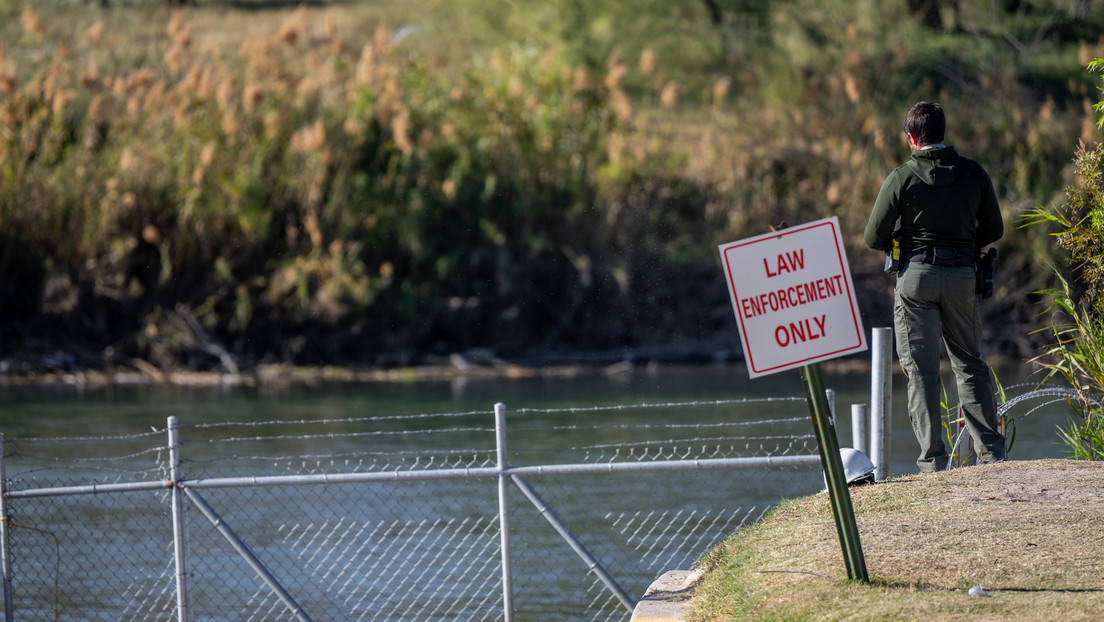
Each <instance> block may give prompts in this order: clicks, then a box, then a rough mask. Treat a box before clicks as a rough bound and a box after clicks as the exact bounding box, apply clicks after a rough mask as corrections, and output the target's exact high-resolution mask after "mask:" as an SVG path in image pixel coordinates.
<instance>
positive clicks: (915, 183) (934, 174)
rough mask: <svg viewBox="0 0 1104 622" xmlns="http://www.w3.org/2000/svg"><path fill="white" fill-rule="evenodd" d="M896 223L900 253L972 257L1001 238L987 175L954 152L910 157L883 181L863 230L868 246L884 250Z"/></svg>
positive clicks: (927, 152)
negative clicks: (951, 250) (940, 249)
mask: <svg viewBox="0 0 1104 622" xmlns="http://www.w3.org/2000/svg"><path fill="white" fill-rule="evenodd" d="M898 220H900V241H901V251H902V252H905V253H909V252H913V251H919V250H923V249H925V248H928V247H931V246H953V247H956V248H960V249H963V250H966V251H969V252H974V251H976V250H979V249H981V248H983V247H985V246H986V245H989V244H992V243H993V242H996V241H997V240H999V239H1000V238H1001V236H1002V235H1004V220H1003V219H1002V218H1001V213H1000V206H999V205H998V204H997V193H996V192H995V191H994V190H993V182H992V180H990V179H989V174H988V173H986V172H985V169H984V168H982V167H981V165H980V164H978V163H977V162H974V161H973V160H971V159H969V158H964V157H962V156H960V155H958V152H957V151H955V148H954V147H940V148H937V149H928V150H924V149H918V150H916V151H913V152H912V157H911V158H909V161H908V162H907V163H905V164H903V165H902V166H899V167H897V168H896V169H895V170H894V171H893V172H892V173H890V174H889V177H886V180H885V182H884V183H882V189H881V190H880V191H879V192H878V198H877V200H875V201H874V210H873V211H872V212H871V213H870V220H869V221H868V222H867V224H866V234H865V236H864V237H865V239H866V243H867V245H868V246H870V247H871V248H874V249H877V250H886V249H888V248H889V245H890V241H891V239H892V236H893V233H894V230H895V228H896V227H897V221H898Z"/></svg>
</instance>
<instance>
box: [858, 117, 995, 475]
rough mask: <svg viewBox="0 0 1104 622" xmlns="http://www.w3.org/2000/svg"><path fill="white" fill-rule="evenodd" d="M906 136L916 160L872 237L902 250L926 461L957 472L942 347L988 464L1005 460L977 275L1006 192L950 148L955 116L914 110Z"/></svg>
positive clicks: (901, 278)
mask: <svg viewBox="0 0 1104 622" xmlns="http://www.w3.org/2000/svg"><path fill="white" fill-rule="evenodd" d="M904 130H905V134H906V135H907V137H908V143H909V147H911V149H912V155H911V157H910V158H909V161H908V162H907V163H905V164H904V165H902V166H900V167H898V168H897V169H896V170H894V171H893V172H892V173H890V174H889V176H888V177H887V178H886V180H885V182H884V183H883V184H882V188H881V190H880V191H879V192H878V198H877V200H876V201H875V202H874V209H873V211H872V212H871V214H870V220H869V222H868V223H867V225H866V233H865V239H866V243H867V245H869V246H870V247H871V248H874V249H877V250H881V251H887V252H890V251H891V250H892V247H893V243H894V240H896V241H897V242H898V243H899V245H900V263H899V267H898V272H897V284H896V286H895V287H894V290H893V324H894V329H895V331H896V333H897V356H898V359H899V361H900V363H901V367H902V369H904V371H905V375H906V376H907V377H908V408H909V419H910V420H911V421H912V429H913V432H915V434H916V439H917V440H918V441H919V442H920V457H919V458H918V459H917V461H916V463H917V465H918V466H919V467H920V470H921V471H922V472H931V471H940V470H943V469H945V468H947V462H948V460H949V455H948V453H947V447H946V443H945V442H944V441H943V438H944V433H943V429H942V427H943V426H942V408H941V406H940V394H941V386H942V385H941V380H940V373H939V362H940V345H939V344H940V343H941V342H942V343H943V344H944V345H945V347H946V350H947V354H948V356H949V357H950V361H951V367H952V368H953V370H954V375H955V380H956V382H957V385H958V398H959V401H960V403H961V405H962V408H963V414H964V416H965V420H966V427H967V429H968V430H969V432H970V435H971V436H972V437H973V439H974V445H975V447H977V452H978V461H979V462H981V463H989V462H996V461H998V460H1003V459H1004V437H1003V436H1002V435H1001V434H1000V432H999V431H998V427H997V403H996V395H995V391H994V383H993V377H992V374H991V372H990V370H989V366H988V365H987V364H986V362H985V361H984V360H983V359H982V357H981V347H980V341H981V314H980V311H979V306H978V305H979V303H978V298H977V293H976V289H975V272H974V270H975V261H976V260H977V258H978V256H979V253H980V250H981V249H982V248H984V247H985V246H987V245H989V244H992V243H993V242H995V241H997V240H999V239H1000V238H1001V236H1002V235H1004V222H1003V220H1002V218H1001V213H1000V206H999V205H998V204H997V195H996V192H995V191H994V190H993V182H992V180H991V179H990V178H989V174H988V173H987V172H986V171H985V169H984V168H982V167H981V165H980V164H978V163H977V162H975V161H973V160H970V159H968V158H964V157H962V156H960V155H959V154H958V152H957V151H955V148H954V147H948V146H946V145H944V144H943V135H944V132H945V130H946V119H945V117H944V116H943V109H942V107H940V106H939V104H935V103H931V102H919V103H917V104H915V105H913V106H912V108H910V109H909V111H908V112H907V113H906V114H905V123H904ZM898 223H899V224H898Z"/></svg>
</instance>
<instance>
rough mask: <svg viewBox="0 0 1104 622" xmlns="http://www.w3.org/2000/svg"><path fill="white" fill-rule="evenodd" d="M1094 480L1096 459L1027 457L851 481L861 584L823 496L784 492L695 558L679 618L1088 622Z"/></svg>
mask: <svg viewBox="0 0 1104 622" xmlns="http://www.w3.org/2000/svg"><path fill="white" fill-rule="evenodd" d="M1102 485H1104V464H1101V463H1099V462H1085V461H1065V460H1040V461H1009V462H1004V463H998V464H996V465H988V466H976V467H968V468H962V469H956V470H952V471H947V472H943V473H940V474H935V475H911V476H905V477H898V478H894V479H890V480H888V481H886V482H884V483H880V484H877V485H874V486H866V487H859V488H853V489H851V495H852V500H853V503H854V506H855V514H856V519H857V522H858V526H859V533H860V538H861V541H862V546H863V552H864V555H865V557H866V565H867V569H868V571H869V573H870V576H871V581H870V583H869V584H859V583H849V582H847V580H846V579H847V572H846V568H845V566H844V564H843V557H842V554H841V552H840V545H839V540H838V538H837V536H836V533H835V526H834V523H833V520H832V515H831V510H830V507H829V503H828V498H827V495H825V494H820V495H814V496H812V497H806V498H803V499H798V500H795V501H791V502H786V503H783V504H782V505H781V506H780V507H779V508H778V509H776V510H774V511H773V512H772V513H771V514H770V515H769V516H768V517H766V518H765V519H764V520H763V521H761V522H760V523H758V524H756V525H755V526H752V527H750V528H747V529H743V530H740V531H739V532H737V533H736V534H734V535H733V536H732V537H731V538H730V539H729V540H728V541H727V542H725V543H724V544H723V545H721V546H719V547H718V548H717V549H715V550H714V551H712V552H711V553H710V554H709V555H708V556H707V558H706V559H705V561H704V564H703V565H704V568H705V569H706V572H705V575H704V577H703V580H702V582H701V583H700V585H699V587H698V589H697V592H696V596H695V604H694V612H693V614H692V616H691V617H690V620H692V621H694V622H706V621H709V622H720V621H723V620H748V621H752V620H764V621H765V620H902V621H903V620H936V619H938V620H964V621H965V620H1095V619H1098V618H1099V617H1100V610H1101V608H1102V607H1104V587H1102V582H1104V561H1102V560H1104V544H1102V543H1101V538H1100V537H1099V536H1100V525H1101V520H1102V519H1104V503H1102V502H1101V499H1100V495H1099V490H1100V488H1101V486H1102ZM977 585H980V586H982V587H983V588H985V589H986V590H987V592H988V593H989V594H990V595H991V596H990V597H976V598H975V597H971V596H970V595H969V594H968V590H969V589H970V588H971V587H973V586H977Z"/></svg>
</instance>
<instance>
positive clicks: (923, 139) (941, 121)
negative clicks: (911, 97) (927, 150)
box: [905, 102, 947, 145]
mask: <svg viewBox="0 0 1104 622" xmlns="http://www.w3.org/2000/svg"><path fill="white" fill-rule="evenodd" d="M946 131H947V119H946V118H945V117H944V116H943V107H942V106H940V105H939V104H936V103H933V102H917V103H915V104H913V105H912V108H909V109H908V112H906V113H905V133H906V134H912V135H913V136H915V137H916V142H917V143H919V144H921V145H934V144H937V143H941V142H943V134H944V132H946Z"/></svg>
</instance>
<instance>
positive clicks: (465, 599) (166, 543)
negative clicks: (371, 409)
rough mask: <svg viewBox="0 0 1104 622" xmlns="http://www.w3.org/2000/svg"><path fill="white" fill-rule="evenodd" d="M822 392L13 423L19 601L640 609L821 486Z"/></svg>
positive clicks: (91, 616) (7, 504)
mask: <svg viewBox="0 0 1104 622" xmlns="http://www.w3.org/2000/svg"><path fill="white" fill-rule="evenodd" d="M805 408H806V407H805V405H804V398H764V399H748V400H731V401H720V402H690V403H674V404H643V405H616V406H595V407H590V408H569V409H519V410H512V411H509V412H507V411H506V410H505V408H504V407H502V406H501V405H499V406H498V407H497V408H496V410H495V411H493V412H492V411H475V412H459V413H431V414H418V415H399V416H385V417H362V418H340V419H324V418H319V419H304V420H298V421H260V422H248V423H242V422H225V423H189V422H187V421H183V422H177V421H176V418H175V417H170V418H169V420H168V423H167V425H166V428H165V429H158V430H149V431H145V432H140V433H135V434H132V435H121V436H113V437H96V436H84V437H80V436H74V437H65V438H11V439H4V442H3V450H4V452H3V453H4V460H3V463H2V466H3V469H4V471H5V472H4V474H3V477H2V478H0V479H2V480H3V481H4V486H5V490H4V495H3V504H4V507H3V512H2V514H3V517H4V520H3V522H2V523H0V526H2V527H3V529H2V530H0V535H2V536H3V542H2V545H3V549H4V577H5V592H4V606H5V612H6V619H7V620H14V619H17V620H62V619H71V620H77V619H79V620H113V621H114V620H136V621H142V620H187V621H200V620H203V621H216V620H218V621H221V620H227V621H231V620H233V621H240V620H246V621H249V620H316V621H321V620H403V621H407V620H501V619H507V620H510V619H521V620H526V619H534V618H536V617H537V616H545V617H549V618H551V619H564V620H567V619H570V620H627V619H628V618H629V616H630V613H631V608H632V606H633V604H635V602H636V600H638V599H639V598H640V597H641V596H642V595H643V593H644V591H645V589H646V588H647V586H648V585H649V584H650V583H651V582H652V581H653V580H654V579H655V578H656V577H658V576H659V575H660V574H662V573H663V572H665V571H667V570H672V569H679V568H690V567H691V566H693V564H694V563H695V562H696V561H697V560H698V558H699V557H700V556H701V555H703V554H704V553H705V552H706V551H708V550H709V549H710V548H711V547H712V546H714V545H715V544H717V543H718V542H720V541H721V540H722V539H723V538H724V537H726V536H727V535H729V534H731V533H732V532H733V531H735V530H736V529H737V528H739V527H740V526H742V525H745V524H747V523H749V522H753V521H755V520H757V519H759V518H760V517H761V516H762V515H763V513H764V512H765V511H766V510H768V509H769V508H771V507H773V506H774V505H775V504H776V503H777V502H778V501H780V500H782V499H783V498H788V497H794V496H800V495H805V494H810V493H812V492H815V491H817V490H820V489H821V488H823V480H822V476H821V471H820V466H819V464H820V462H819V458H818V457H817V451H816V446H815V441H814V439H813V437H812V434H811V433H810V432H811V430H810V426H809V419H808V415H807V414H803V413H804V411H805ZM795 415H796V416H795ZM496 423H497V425H496Z"/></svg>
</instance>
